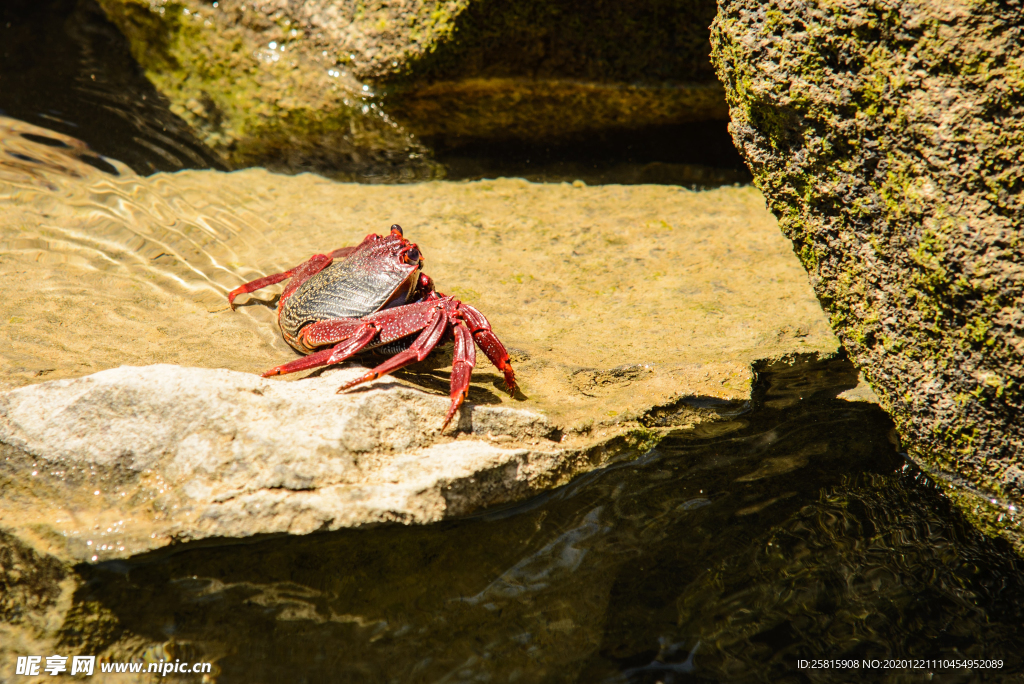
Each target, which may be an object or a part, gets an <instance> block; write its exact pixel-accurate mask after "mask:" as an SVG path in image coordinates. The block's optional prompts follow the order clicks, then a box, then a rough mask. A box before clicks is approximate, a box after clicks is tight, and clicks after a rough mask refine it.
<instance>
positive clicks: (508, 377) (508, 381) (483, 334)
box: [459, 304, 516, 396]
mask: <svg viewBox="0 0 1024 684" xmlns="http://www.w3.org/2000/svg"><path fill="white" fill-rule="evenodd" d="M459 310H460V311H462V316H463V318H464V319H465V320H466V323H467V324H468V325H469V329H470V330H472V331H473V339H475V340H476V343H477V344H478V345H480V349H481V350H483V352H484V354H486V355H487V358H488V359H490V360H491V363H493V364H494V366H495V368H497V369H498V370H500V371H501V372H502V373H503V374H504V376H505V388H506V389H507V390H508V393H509V394H510V395H512V396H515V393H516V374H515V373H514V372H513V371H512V364H511V363H510V359H509V358H508V351H506V350H505V345H503V344H502V343H501V340H499V339H498V336H497V335H495V334H494V332H493V331H492V330H491V324H490V322H488V320H487V318H486V317H485V316H484V315H483V314H482V313H480V311H479V310H477V309H476V307H472V306H470V305H469V304H460V307H459Z"/></svg>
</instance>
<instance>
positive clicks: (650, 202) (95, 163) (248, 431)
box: [0, 120, 837, 560]
mask: <svg viewBox="0 0 1024 684" xmlns="http://www.w3.org/2000/svg"><path fill="white" fill-rule="evenodd" d="M0 130H2V131H3V145H4V146H5V148H6V150H7V151H8V152H9V153H8V154H7V155H6V156H5V157H3V158H2V159H3V160H4V161H3V162H2V163H0V203H2V204H3V206H4V212H3V213H2V214H0V264H2V265H3V268H2V269H0V287H2V288H3V291H4V298H3V299H2V303H0V318H2V320H4V321H5V323H6V325H4V326H3V327H0V383H3V385H4V386H5V387H6V388H8V389H9V390H14V391H9V392H8V393H6V394H3V395H0V406H2V407H3V408H2V409H0V416H2V417H0V442H2V443H3V444H4V445H6V446H5V447H4V449H5V452H4V454H5V459H6V460H5V461H4V462H3V463H5V464H6V465H4V467H5V468H6V469H7V470H6V471H5V472H6V473H7V475H6V476H7V477H9V478H10V481H11V482H15V483H17V484H16V485H14V489H12V490H10V491H11V494H10V496H5V498H4V503H3V504H0V506H7V508H6V509H4V511H3V513H2V516H3V517H2V518H0V524H2V525H4V526H5V527H6V528H7V529H15V528H17V529H20V530H22V531H24V532H25V533H26V534H31V535H32V536H33V538H36V539H37V540H38V543H40V544H42V545H44V546H45V548H48V549H51V550H52V551H53V552H54V553H58V554H65V555H66V554H71V557H74V558H75V559H85V560H88V559H91V558H92V557H93V556H96V557H97V558H102V557H109V556H117V555H127V554H130V553H134V552H136V551H138V550H141V549H144V548H150V547H151V546H154V545H161V544H165V543H169V542H170V541H171V540H173V539H194V538H200V537H206V536H248V535H252V534H258V533H266V532H295V533H306V532H311V531H314V530H317V529H333V528H336V527H341V526H355V525H362V524H366V523H371V522H380V521H385V520H397V521H405V522H427V521H431V520H438V519H441V518H446V517H451V516H454V515H462V514H465V513H468V512H471V511H473V510H476V509H478V508H480V507H483V506H488V505H492V504H496V503H500V502H505V501H513V500H516V499H520V498H523V497H525V496H528V495H529V494H530V493H532V492H536V491H540V490H541V489H545V488H550V487H554V486H557V485H559V484H561V483H563V482H566V481H567V480H568V479H570V478H572V477H573V476H574V475H577V474H579V473H582V472H586V471H588V470H592V469H594V468H597V467H601V466H602V465H605V464H607V463H610V462H612V461H615V460H617V459H622V458H631V457H635V456H636V455H638V454H640V453H642V452H643V451H644V450H645V449H648V448H650V447H651V446H653V445H654V444H656V443H657V442H658V440H659V439H661V437H662V436H664V435H665V434H667V433H668V432H669V431H672V430H680V429H682V430H686V429H690V428H692V427H694V426H696V425H698V424H701V423H707V422H709V421H715V420H718V419H719V413H718V411H717V410H716V407H723V406H724V407H731V409H733V410H734V409H735V408H736V407H737V406H738V405H741V404H742V403H743V402H746V401H749V400H750V397H751V389H752V384H753V383H754V380H755V368H757V367H759V364H761V363H762V362H764V361H767V360H772V359H782V358H790V357H793V356H796V355H802V356H815V355H821V356H828V355H832V354H835V353H836V352H837V342H836V339H835V338H834V337H833V336H832V334H831V333H830V332H829V330H828V327H827V324H826V322H825V320H824V317H823V316H822V313H821V310H820V308H819V307H818V304H817V302H816V301H815V299H814V297H813V296H812V294H811V292H810V289H809V287H808V285H807V283H806V280H805V276H804V274H803V272H802V271H801V269H800V267H799V264H798V263H797V262H796V261H795V260H794V258H793V255H792V253H791V251H790V249H789V246H788V244H787V243H786V241H785V239H784V238H783V237H782V236H781V235H780V234H779V232H778V230H777V228H776V225H775V222H774V220H773V219H772V218H771V216H770V215H769V214H768V213H767V212H766V211H765V210H764V207H763V204H762V200H761V197H760V195H758V193H757V192H756V191H754V190H753V189H750V188H723V189H719V190H715V191H709V192H691V191H688V190H684V189H682V188H675V187H662V186H603V187H586V186H579V187H577V186H573V185H569V184H558V185H535V184H530V183H527V182H525V181H520V180H496V181H487V182H478V183H440V182H435V183H428V184H421V185H405V186H390V187H385V186H364V185H348V184H341V183H336V182H333V181H328V180H325V179H323V178H319V177H316V176H312V175H302V176H278V175H274V174H271V173H268V172H266V171H262V170H252V171H245V172H235V173H220V172H209V171H206V172H182V173H177V174H170V175H160V174H158V175H155V176H151V177H148V178H142V177H139V176H136V175H135V174H133V173H132V172H131V171H130V170H129V169H127V167H125V166H124V165H122V164H119V163H118V162H116V161H113V160H104V159H102V158H99V157H96V156H95V155H94V154H92V153H91V152H89V150H88V149H87V148H85V146H83V145H82V144H81V143H79V142H78V141H75V140H73V139H70V138H66V137H65V136H60V135H58V134H55V133H51V132H49V131H46V130H44V129H39V128H34V127H30V126H27V125H25V124H21V123H18V122H14V121H10V120H6V121H4V122H3V127H2V129H0ZM26 136H28V137H26ZM8 160H9V161H8ZM396 222H397V223H401V224H402V225H403V227H404V229H405V235H406V237H408V238H410V239H412V240H414V241H416V242H417V243H418V244H419V247H420V249H421V251H422V253H423V254H424V256H425V271H426V272H427V273H428V274H430V275H431V276H432V277H433V278H434V280H435V283H436V284H437V287H438V289H439V290H440V291H442V292H445V293H447V294H452V295H456V296H458V297H460V298H462V299H463V300H465V301H467V302H470V303H472V304H473V305H474V306H477V307H478V308H479V309H480V310H481V311H483V312H485V313H486V315H487V316H488V317H489V318H490V321H491V323H492V325H493V328H494V330H495V332H496V333H497V334H498V335H499V336H500V337H501V339H502V340H503V341H504V342H505V344H506V345H507V346H508V348H509V350H510V353H511V357H512V364H513V366H514V367H515V370H516V377H517V380H518V382H519V385H520V389H521V392H520V393H517V395H516V396H515V397H514V398H512V397H509V396H508V395H507V394H506V393H504V392H503V391H502V377H501V374H500V373H499V372H498V371H497V370H496V369H494V368H491V367H489V365H488V364H487V362H486V360H485V359H484V358H483V356H482V355H481V357H480V359H479V361H478V365H477V367H476V370H475V372H474V376H473V383H472V385H471V386H470V390H469V397H468V399H467V403H466V405H465V407H464V408H463V409H462V411H461V413H460V414H459V415H458V416H457V418H456V420H455V422H454V423H453V429H451V430H449V431H447V432H445V433H441V432H440V430H439V428H440V425H441V422H442V420H443V412H444V407H445V406H447V404H448V396H447V395H448V386H449V382H448V380H449V370H448V368H447V365H449V364H450V361H451V359H450V353H449V354H446V353H444V352H442V353H440V354H438V355H437V356H436V357H433V358H432V359H429V360H428V361H427V362H425V363H423V364H420V365H415V366H412V367H410V368H409V369H408V370H405V371H401V372H399V373H396V374H395V376H394V377H393V378H388V379H386V380H383V381H381V382H378V383H376V384H375V385H373V386H372V387H368V388H365V389H357V390H353V391H350V392H348V393H345V394H342V395H338V394H335V390H336V389H337V387H338V386H340V385H341V384H343V383H342V379H341V378H343V377H348V376H349V375H351V374H353V373H355V372H358V371H354V370H352V366H351V365H347V366H345V367H344V368H343V369H342V370H340V371H329V372H326V373H324V374H322V375H317V374H316V373H314V374H313V376H312V377H301V375H302V374H297V375H296V376H285V377H283V378H275V379H272V380H264V379H260V378H259V377H258V373H259V372H260V371H262V370H265V369H267V368H269V367H272V366H276V365H279V364H281V363H283V362H286V361H289V360H291V359H293V358H296V354H295V352H294V351H293V350H291V349H290V348H289V347H288V346H287V345H286V344H285V343H284V342H283V341H282V339H281V336H280V332H279V331H278V328H277V324H276V308H275V303H276V293H277V292H279V291H280V286H276V287H274V288H267V289H265V290H260V291H258V292H256V293H253V295H251V296H249V297H247V298H239V300H237V301H236V304H238V307H237V309H236V310H234V311H232V310H231V309H229V308H228V306H227V299H226V293H227V292H228V291H229V290H231V289H233V288H235V287H237V286H238V285H239V284H240V283H242V282H245V281H248V280H251V279H253V278H256V277H259V276H261V275H265V274H268V273H274V272H279V271H281V270H284V269H287V268H290V267H292V266H294V265H296V264H298V263H300V262H301V261H303V260H304V259H305V258H307V257H308V256H309V255H311V254H314V253H317V252H324V251H327V250H331V249H334V248H336V247H339V246H342V245H346V244H354V243H357V242H359V241H360V240H361V239H362V237H363V236H364V235H366V234H367V233H369V232H380V231H384V230H386V229H387V227H388V226H390V225H391V224H392V223H396ZM154 364H174V365H173V366H166V365H154ZM129 366H130V367H129ZM213 369H221V370H213ZM245 426H248V427H245ZM94 466H95V472H94V471H93V470H92V468H93V467H94ZM83 468H84V469H85V470H83ZM367 469H369V470H367ZM33 472H35V473H36V474H35V475H32V473H33ZM204 473H205V474H204ZM76 478H77V479H76ZM83 478H84V479H83ZM129 485H130V486H129ZM353 487H354V488H353ZM97 491H98V492H99V494H96V493H95V492H97ZM176 507H177V508H176ZM26 516H27V517H26ZM76 520H77V521H78V522H75V521H76ZM118 521H121V522H120V523H119V522H118ZM131 521H135V522H131ZM97 526H98V527H97ZM107 528H110V530H109V531H107ZM29 530H34V531H33V532H28V531H29ZM90 540H91V541H93V544H92V545H89V544H87V543H86V542H88V541H90ZM83 544H84V545H83ZM97 545H99V546H104V547H106V548H103V549H97V548H96V546H97ZM90 549H92V550H91V551H90Z"/></svg>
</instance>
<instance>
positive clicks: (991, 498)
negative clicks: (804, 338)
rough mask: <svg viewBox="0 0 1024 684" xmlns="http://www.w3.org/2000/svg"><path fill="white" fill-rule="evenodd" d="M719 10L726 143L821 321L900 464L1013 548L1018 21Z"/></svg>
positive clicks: (1017, 395)
mask: <svg viewBox="0 0 1024 684" xmlns="http://www.w3.org/2000/svg"><path fill="white" fill-rule="evenodd" d="M719 7H720V10H719V15H718V18H717V19H716V20H715V25H714V28H713V33H712V41H713V44H714V59H715V62H716V66H717V68H718V73H719V75H720V77H721V79H722V81H723V82H724V83H725V85H726V89H727V94H728V98H729V105H730V112H731V117H732V123H731V130H732V134H733V137H734V139H735V141H736V144H737V146H738V147H739V148H740V150H741V152H742V153H743V155H744V156H745V157H746V159H747V161H748V163H749V165H750V168H751V170H752V171H753V173H754V177H755V182H756V184H757V185H758V187H760V188H761V189H762V190H763V192H764V193H765V196H766V198H767V200H768V203H769V207H770V208H771V210H772V211H773V212H774V213H775V215H776V216H777V217H778V218H779V222H780V226H781V227H782V229H783V231H784V232H785V234H786V235H787V236H788V237H789V238H790V239H791V240H793V244H794V247H795V249H796V252H797V254H798V255H799V257H800V259H801V261H802V262H803V264H804V266H805V268H806V269H807V271H808V273H809V274H810V276H811V282H812V284H813V286H814V289H815V291H816V293H817V295H818V298H819V299H820V300H821V302H822V304H823V305H824V307H825V309H826V310H827V311H828V313H829V316H830V318H831V323H832V327H833V329H834V330H835V331H836V333H837V334H838V335H839V337H840V339H841V340H842V341H843V345H844V347H845V348H846V349H847V350H848V351H849V352H850V354H851V356H852V358H853V360H854V361H855V362H856V363H857V364H858V365H860V366H861V367H862V368H863V369H864V373H865V375H866V377H867V379H868V381H869V382H870V384H871V386H872V387H873V389H874V390H875V392H876V393H877V395H878V397H879V398H880V400H881V403H882V405H883V406H884V407H885V408H886V410H887V411H888V412H889V413H890V415H892V416H893V417H894V419H895V420H896V423H897V426H898V429H899V432H900V434H901V435H902V436H903V437H904V439H905V440H906V442H907V443H908V445H909V447H910V453H911V455H912V456H913V457H914V458H915V460H917V462H918V463H920V464H921V465H922V466H923V467H924V468H925V469H926V470H927V471H928V472H929V473H931V474H932V475H933V476H935V477H938V478H940V479H946V480H949V482H950V483H951V484H950V494H951V495H953V496H954V497H955V498H956V499H957V500H958V502H959V503H960V504H961V506H962V508H963V509H964V510H965V511H966V512H967V514H968V515H969V516H970V517H971V518H972V519H973V520H974V521H975V522H976V523H978V524H980V526H981V527H982V529H985V530H987V531H988V532H990V533H1000V534H1004V535H1005V536H1006V537H1007V538H1008V539H1010V540H1011V541H1012V542H1013V543H1014V545H1015V546H1016V548H1017V549H1018V551H1022V550H1024V530H1022V529H1021V528H1020V527H1019V516H1017V515H1016V511H1018V510H1019V509H1020V508H1021V507H1022V506H1024V465H1022V455H1024V422H1022V421H1021V416H1022V415H1024V385H1022V379H1024V266H1022V263H1024V242H1022V240H1024V237H1022V236H1024V229H1022V221H1021V217H1022V204H1021V198H1022V197H1024V195H1022V193H1021V190H1022V180H1021V178H1022V173H1021V163H1020V158H1021V154H1022V151H1024V123H1022V121H1024V91H1022V89H1021V87H1020V75H1019V74H1020V65H1021V64H1022V63H1024V43H1022V42H1021V40H1020V31H1019V27H1020V25H1021V22H1022V21H1024V14H1022V12H1024V10H1022V9H1021V7H1020V6H1018V5H1005V4H997V3H991V2H980V3H978V2H958V1H954V2H935V1H933V0H915V1H913V2H907V3H889V4H886V3H881V4H879V3H867V2H857V1H852V2H841V3H827V4H823V3H815V2H802V1H800V0H774V1H772V2H761V1H760V0H757V1H754V0H749V1H748V0H725V1H724V2H720V4H719ZM965 485H966V486H965Z"/></svg>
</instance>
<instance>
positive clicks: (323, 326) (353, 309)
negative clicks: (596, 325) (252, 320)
mask: <svg viewBox="0 0 1024 684" xmlns="http://www.w3.org/2000/svg"><path fill="white" fill-rule="evenodd" d="M422 266H423V256H422V255H421V254H420V250H419V248H418V247H417V246H416V245H415V244H414V243H411V242H409V241H408V240H406V239H405V237H403V235H402V228H401V226H399V225H397V224H396V225H393V226H391V233H390V234H389V235H387V236H384V237H381V236H380V235H373V234H371V235H367V236H366V238H365V239H364V240H363V241H362V242H361V243H359V244H358V245H357V246H355V247H343V248H341V249H336V250H334V251H333V252H331V253H330V254H327V255H324V254H316V255H314V256H312V257H310V258H309V260H308V261H306V262H305V263H302V264H300V265H298V266H296V267H295V268H293V269H290V270H288V271H285V272H283V273H275V274H273V275H269V276H266V277H264V278H258V279H256V280H253V281H252V282H249V283H246V284H245V285H242V286H241V287H237V288H235V289H234V290H232V291H231V292H229V293H228V302H229V303H230V304H231V308H232V309H234V308H235V297H237V296H238V295H240V294H244V293H248V292H255V291H256V290H259V289H260V288H263V287H266V286H267V285H273V284H274V283H279V282H281V281H282V280H287V279H289V278H291V281H290V282H289V283H288V284H287V285H286V286H285V288H284V292H282V293H281V298H280V300H279V301H278V306H277V322H278V325H279V326H280V327H281V334H282V335H283V336H284V339H285V341H286V342H287V343H288V344H290V345H291V346H292V347H293V348H294V349H296V350H297V351H299V352H302V353H303V354H307V356H306V357H305V358H301V359H296V360H295V361H292V362H290V363H286V364H284V365H282V366H277V367H276V368H271V369H270V370H268V371H266V372H265V373H263V377H269V376H271V375H282V374H284V373H294V372H296V371H302V370H308V369H310V368H317V367H319V366H328V365H331V364H335V363H341V362H342V361H344V360H346V359H348V358H350V357H352V356H353V355H355V354H357V353H359V352H362V351H368V350H371V349H376V350H378V351H381V352H384V353H389V354H390V353H393V354H394V355H393V356H391V358H389V359H388V360H387V361H385V362H384V363H382V364H380V365H379V366H377V367H376V368H374V369H373V370H371V371H370V372H368V373H366V374H365V375H363V376H361V377H359V378H357V379H355V380H353V381H352V382H349V383H347V384H345V385H343V386H342V387H341V388H339V389H338V391H339V392H341V391H343V390H347V389H349V388H350V387H354V386H356V385H358V384H360V383H362V382H366V381H367V380H374V379H376V378H379V377H381V376H382V375H386V374H387V373H390V372H392V371H395V370H398V369H399V368H402V367H403V366H407V365H409V364H411V363H415V362H417V361H422V360H423V359H425V358H426V357H427V356H428V355H429V354H430V352H431V351H433V349H434V348H435V347H436V346H437V345H438V344H439V343H441V342H444V341H447V340H450V339H454V341H455V359H454V361H453V363H452V380H451V383H452V384H451V387H452V390H451V397H452V403H451V406H450V407H449V408H448V414H447V415H446V416H445V418H444V424H443V425H442V426H441V429H442V430H444V429H445V428H446V427H447V426H448V423H449V422H451V419H452V417H453V416H454V415H455V412H456V411H458V409H459V406H461V405H462V402H463V401H464V400H465V398H466V394H467V393H468V392H469V379H470V375H471V374H472V372H473V366H474V364H475V363H476V347H475V346H474V342H475V343H476V345H479V347H480V349H482V350H483V352H484V354H486V355H487V358H488V359H490V360H491V363H493V364H494V365H495V366H496V367H497V368H498V370H500V371H501V372H502V373H504V375H505V387H506V389H507V390H508V392H509V394H512V395H514V394H515V390H516V378H515V373H513V371H512V366H511V364H510V363H509V358H508V352H507V351H505V347H504V345H502V344H501V341H500V340H499V339H498V338H497V336H496V335H495V334H494V332H493V331H492V330H491V324H490V323H488V322H487V319H486V318H485V317H484V315H483V314H482V313H480V312H479V311H477V310H476V309H475V308H474V307H472V306H470V305H469V304H464V303H462V302H460V301H459V300H458V299H456V298H455V297H449V296H447V295H443V294H441V293H440V292H436V291H434V281H433V280H431V279H430V277H429V276H427V275H426V274H424V273H421V272H420V269H421V268H422ZM416 333H419V335H418V336H417V337H416V338H415V339H413V338H412V336H413V335H414V334H416Z"/></svg>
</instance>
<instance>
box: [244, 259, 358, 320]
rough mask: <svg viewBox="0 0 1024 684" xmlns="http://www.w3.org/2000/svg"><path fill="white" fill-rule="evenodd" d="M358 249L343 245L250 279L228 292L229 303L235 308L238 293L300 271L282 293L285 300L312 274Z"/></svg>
mask: <svg viewBox="0 0 1024 684" xmlns="http://www.w3.org/2000/svg"><path fill="white" fill-rule="evenodd" d="M357 249H359V247H358V245H357V246H355V247H342V248H340V249H336V250H334V251H333V252H331V253H330V254H327V255H323V254H314V255H313V256H312V257H310V258H309V259H307V260H306V261H304V262H302V263H301V264H299V265H298V266H296V267H295V268H290V269H288V270H287V271H283V272H281V273H273V274H271V275H268V276H263V277H262V278H257V279H256V280H252V281H249V282H248V283H246V284H244V285H240V286H238V287H236V288H235V289H234V290H232V291H231V292H228V304H230V305H231V308H232V309H234V308H235V297H237V296H238V295H240V294H249V293H250V292H255V291H256V290H262V289H263V288H265V287H267V286H268V285H275V284H277V283H279V282H281V281H282V280H287V279H288V278H291V277H293V276H295V274H296V273H298V274H299V275H298V276H296V277H295V280H293V281H292V282H291V283H288V287H287V288H286V289H285V294H282V295H281V301H284V300H285V298H286V296H287V295H290V294H291V293H292V292H294V291H295V290H297V289H298V287H299V285H302V283H304V282H306V281H307V280H309V278H310V277H311V276H314V275H316V274H317V273H319V272H320V271H322V270H324V269H325V268H327V267H328V266H330V265H331V262H332V261H334V260H335V259H341V258H343V257H347V256H348V255H349V254H351V253H352V252H354V251H356V250H357ZM311 264H315V265H318V266H319V268H316V269H315V270H312V267H311V266H310V265H311ZM296 281H297V282H296Z"/></svg>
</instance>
